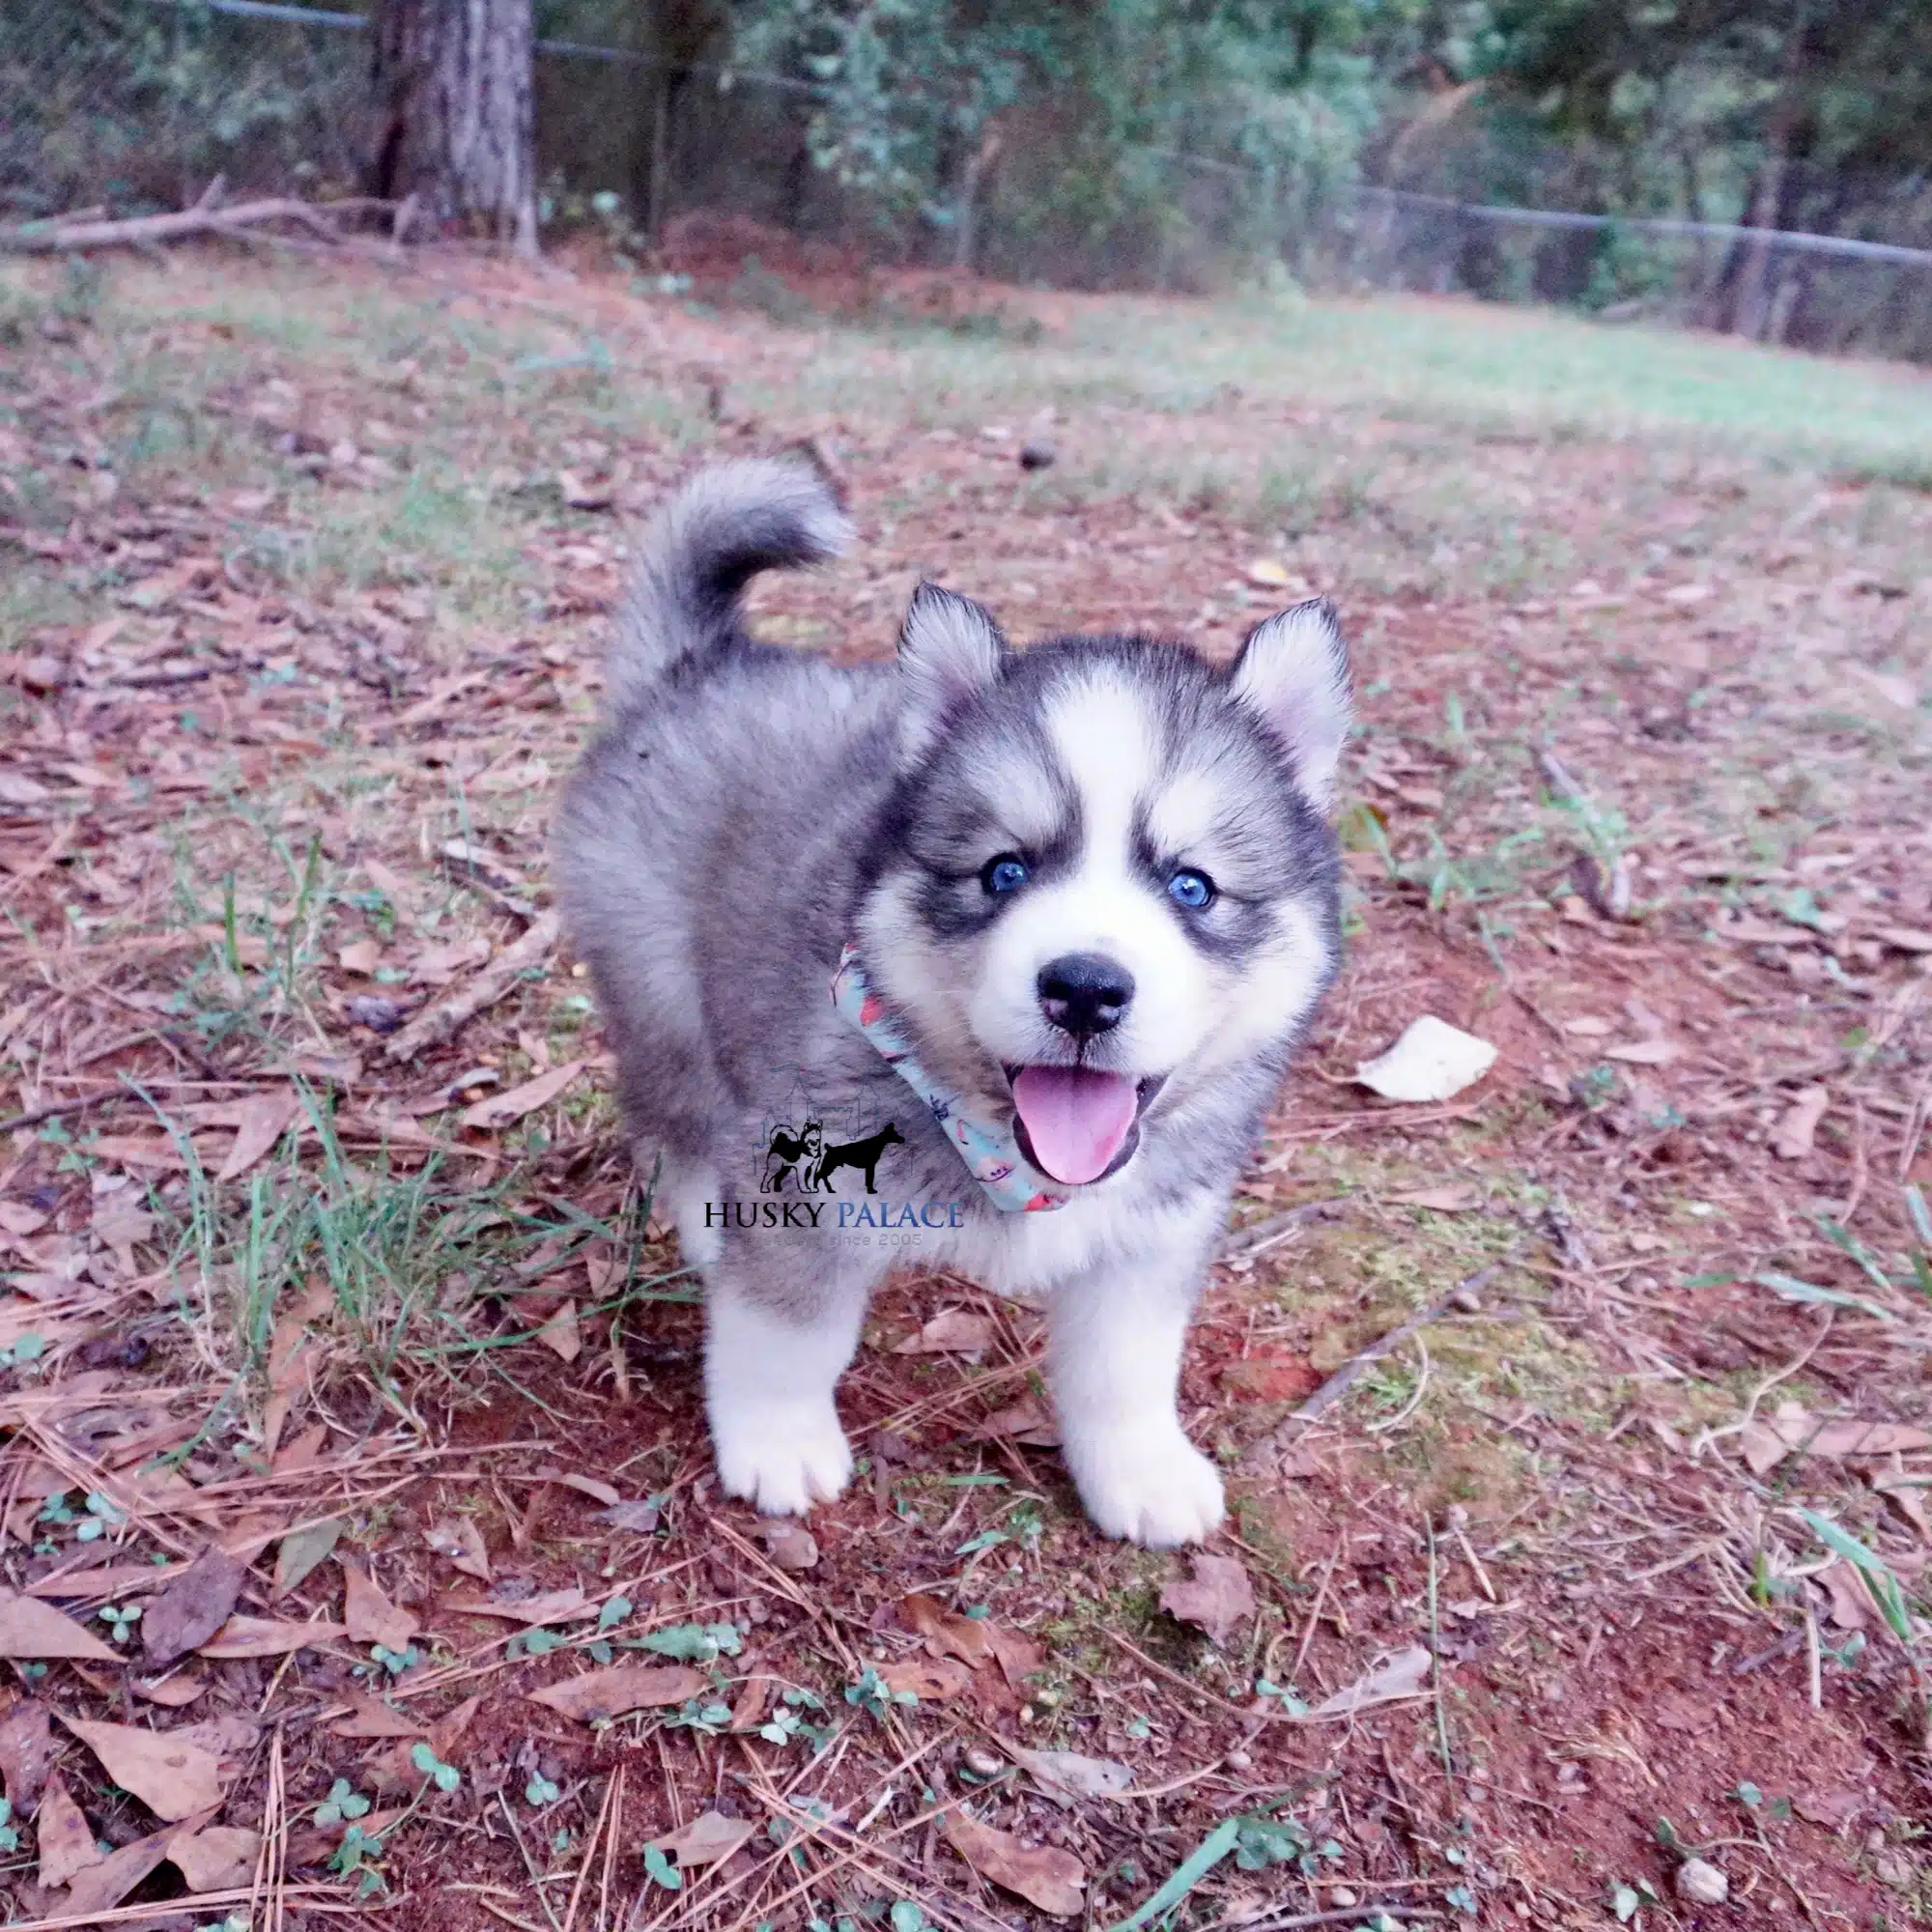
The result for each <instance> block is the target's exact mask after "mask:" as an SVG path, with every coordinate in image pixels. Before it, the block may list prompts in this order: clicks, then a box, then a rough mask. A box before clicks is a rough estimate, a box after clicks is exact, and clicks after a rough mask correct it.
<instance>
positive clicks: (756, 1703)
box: [730, 1657, 779, 1737]
mask: <svg viewBox="0 0 1932 1932" xmlns="http://www.w3.org/2000/svg"><path fill="white" fill-rule="evenodd" d="M751 1661H752V1660H751V1659H750V1658H749V1657H746V1658H743V1659H741V1660H740V1662H743V1663H750V1662H751ZM778 1689H779V1687H778V1683H777V1680H776V1679H774V1678H771V1677H766V1676H763V1675H759V1676H755V1677H747V1678H746V1679H745V1680H744V1682H743V1683H742V1684H740V1686H739V1687H738V1701H737V1702H736V1703H735V1704H733V1705H732V1706H731V1725H730V1728H731V1730H732V1732H733V1733H734V1734H735V1735H737V1736H740V1737H742V1736H743V1735H744V1734H745V1733H746V1732H747V1731H755V1730H756V1729H757V1728H758V1726H759V1725H760V1724H762V1723H763V1722H764V1721H765V1714H766V1713H767V1712H768V1711H769V1710H770V1709H771V1708H772V1699H773V1698H774V1697H776V1696H777V1695H778Z"/></svg>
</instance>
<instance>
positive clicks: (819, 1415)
mask: <svg viewBox="0 0 1932 1932" xmlns="http://www.w3.org/2000/svg"><path fill="white" fill-rule="evenodd" d="M711 1440H712V1444H713V1447H714V1448H715V1449H716V1451H717V1454H718V1474H719V1476H720V1477H721V1479H722V1480H723V1482H724V1484H725V1494H726V1495H730V1496H743V1497H744V1498H745V1499H746V1501H748V1502H750V1503H752V1504H753V1506H754V1507H755V1508H756V1510H757V1512H758V1514H759V1515H760V1516H804V1515H805V1514H806V1513H807V1512H808V1511H809V1510H810V1508H811V1506H812V1504H813V1503H825V1502H830V1501H831V1500H832V1498H833V1497H834V1496H836V1495H837V1494H838V1492H839V1491H840V1490H842V1489H843V1488H844V1487H845V1485H846V1484H847V1483H848V1482H849V1481H850V1480H851V1476H852V1447H851V1444H850V1443H848V1442H847V1441H846V1440H845V1432H844V1431H843V1430H842V1429H840V1428H839V1426H838V1413H837V1411H836V1410H835V1409H834V1408H833V1406H832V1405H831V1403H830V1402H823V1403H769V1404H766V1405H764V1406H760V1407H758V1408H755V1409H750V1410H747V1411H745V1412H741V1413H738V1414H735V1415H730V1416H723V1415H720V1414H718V1413H717V1412H716V1411H715V1410H714V1412H713V1414H712V1418H711Z"/></svg>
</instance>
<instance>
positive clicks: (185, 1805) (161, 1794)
mask: <svg viewBox="0 0 1932 1932" xmlns="http://www.w3.org/2000/svg"><path fill="white" fill-rule="evenodd" d="M61 1722H62V1723H64V1724H65V1725H66V1726H67V1727H68V1729H69V1730H71V1732H72V1733H73V1734H74V1736H75V1737H77V1738H78V1739H79V1740H80V1741H81V1743H82V1744H84V1745H85V1746H86V1747H88V1749H89V1750H91V1751H92V1752H93V1753H94V1754H95V1756H96V1757H98V1758H99V1760H100V1763H101V1766H102V1768H103V1769H104V1770H105V1771H106V1773H107V1775H108V1776H109V1777H111V1778H112V1779H113V1780H114V1782H115V1783H116V1784H118V1785H119V1786H120V1787H121V1788H122V1790H124V1791H131V1792H132V1793H133V1794H134V1796H135V1797H136V1798H138V1799H139V1800H140V1801H141V1803H142V1804H145V1805H146V1806H147V1807H148V1809H149V1810H150V1811H152V1812H153V1813H154V1814H155V1815H156V1817H157V1818H166V1819H168V1820H169V1821H170V1822H171V1823H173V1824H179V1823H180V1822H181V1821H182V1820H183V1819H184V1818H187V1817H191V1816H192V1815H193V1814H194V1813H195V1812H197V1811H205V1810H207V1809H209V1808H210V1807H211V1806H212V1805H215V1804H220V1803H221V1760H220V1759H219V1758H218V1757H217V1756H216V1755H215V1753H214V1752H213V1751H212V1750H205V1749H203V1748H202V1747H201V1746H200V1745H198V1744H193V1743H190V1742H189V1741H188V1739H187V1737H186V1736H185V1734H184V1733H183V1732H181V1731H167V1732H161V1731H146V1730H143V1729H141V1727H140V1726H139V1725H138V1724H95V1723H90V1722H88V1721H87V1720H86V1719H83V1718H70V1717H66V1716H62V1717H61ZM158 1862H159V1860H158V1857H157V1858H156V1863H158ZM149 1869H150V1870H152V1869H153V1867H152V1866H150V1867H149Z"/></svg>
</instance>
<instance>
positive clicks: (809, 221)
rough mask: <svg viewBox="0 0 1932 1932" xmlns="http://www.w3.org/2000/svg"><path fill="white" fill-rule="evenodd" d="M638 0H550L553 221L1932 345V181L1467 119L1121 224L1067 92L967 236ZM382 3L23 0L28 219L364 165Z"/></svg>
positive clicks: (1175, 194) (1243, 180) (1, 12)
mask: <svg viewBox="0 0 1932 1932" xmlns="http://www.w3.org/2000/svg"><path fill="white" fill-rule="evenodd" d="M611 17H612V16H611V14H610V10H609V9H608V7H606V8H604V9H602V10H601V11H598V12H596V13H594V14H593V13H591V12H589V11H586V12H585V14H583V16H582V19H581V20H574V19H573V14H572V8H571V4H570V0H554V4H552V5H551V6H550V7H548V8H547V9H546V10H545V20H546V25H547V27H548V28H549V31H550V34H551V36H552V38H549V39H546V40H544V41H542V42H540V43H539V49H538V60H537V74H536V106H537V136H538V149H539V155H538V167H539V179H540V181H541V182H542V183H543V185H544V188H545V197H544V199H545V213H546V218H547V219H553V220H554V219H562V220H564V221H566V222H568V221H572V220H576V221H584V220H591V219H601V220H604V221H605V222H606V223H607V225H609V226H611V229H612V232H613V233H619V232H621V233H622V234H623V235H625V236H626V237H627V238H641V239H642V240H644V241H649V242H656V241H662V240H663V239H664V238H665V237H666V235H667V232H668V231H669V230H671V229H672V227H673V225H674V224H676V223H678V222H679V221H680V220H682V221H683V222H684V223H685V225H686V226H687V227H690V226H691V224H692V221H693V218H694V217H695V216H697V215H699V214H700V213H708V215H709V217H710V232H711V233H713V235H714V236H716V237H720V238H722V240H723V241H725V242H726V243H729V242H730V241H731V240H732V238H733V237H735V238H736V241H737V243H738V244H740V245H758V241H757V238H759V237H760V236H761V235H762V236H763V237H764V244H763V245H764V246H765V248H766V252H767V255H768V256H769V255H770V254H771V253H772V246H771V244H772V242H773V241H774V240H776V239H782V241H784V242H785V243H786V244H787V245H789V246H790V247H791V249H792V259H793V260H804V261H806V262H808V263H809V262H810V260H811V259H813V257H812V253H811V251H812V250H813V249H814V248H815V249H816V250H818V251H819V254H820V256H823V255H824V254H826V253H827V252H828V251H830V252H842V253H843V255H844V256H845V257H846V258H847V259H848V260H849V259H854V258H858V257H874V258H876V257H879V256H884V257H886V258H889V259H895V260H899V261H903V262H910V263H914V264H917V265H919V266H927V267H937V266H945V265H947V264H949V263H953V262H957V261H958V260H960V259H961V258H962V256H963V257H964V258H966V259H968V260H970V262H971V265H972V266H974V267H976V268H977V269H979V270H981V271H982V272H985V273H987V274H991V275H994V276H1000V277H1005V278H1009V279H1013V280H1021V281H1025V280H1041V281H1048V282H1054V283H1061V284H1073V285H1087V286H1104V285H1109V284H1111V285H1116V286H1120V285H1130V286H1142V287H1159V288H1174V289H1196V290H1198V289H1202V288H1207V287H1212V286H1213V285H1214V284H1215V283H1216V281H1217V280H1220V279H1224V278H1225V277H1226V275H1227V274H1228V273H1229V272H1230V271H1231V270H1234V269H1239V270H1242V271H1252V270H1253V269H1254V268H1255V267H1256V266H1257V264H1262V265H1272V267H1271V270H1270V271H1271V272H1276V273H1281V272H1286V273H1290V274H1292V275H1293V276H1294V277H1295V278H1296V279H1297V280H1298V281H1300V282H1302V283H1303V284H1304V285H1307V286H1311V287H1315V288H1321V289H1340V290H1351V291H1360V292H1371V291H1400V290H1407V291H1414V292H1418V293H1427V294H1432V295H1442V294H1466V295H1473V296H1477V297H1480V298H1487V299H1492V300H1499V301H1544V302H1552V303H1560V304H1564V305H1567V306H1572V307H1578V308H1581V309H1584V310H1586V311H1589V312H1593V313H1597V314H1601V315H1604V316H1605V317H1607V318H1609V319H1612V320H1615V319H1619V318H1625V317H1639V316H1640V317H1645V318H1652V319H1658V320H1665V321H1670V322H1676V323H1680V324H1685V325H1690V326H1698V327H1720V328H1725V329H1729V330H1733V331H1736V332H1739V333H1743V334H1747V335H1751V336H1754V337H1756V338H1758V339H1760V340H1765V341H1773V342H1784V343H1789V344H1793V345H1797V346H1803V347H1805V348H1810V349H1819V350H1826V351H1832V352H1841V353H1861V354H1872V355H1892V356H1902V357H1909V358H1913V359H1917V360H1921V361H1932V182H1925V181H1905V182H1889V183H1856V184H1854V183H1845V182H1833V181H1829V180H1821V181H1819V182H1817V183H1816V184H1812V185H1808V186H1807V190H1806V193H1805V196H1804V200H1803V202H1802V204H1801V205H1803V206H1804V207H1805V208H1806V209H1807V210H1810V211H1815V213H1814V214H1812V215H1811V218H1814V219H1817V220H1819V221H1820V223H1821V225H1823V224H1825V223H1829V225H1830V226H1831V227H1832V228H1833V231H1834V232H1833V234H1832V235H1830V236H1804V235H1781V236H1766V235H1764V234H1762V233H1759V232H1755V231H1747V230H1743V229H1740V228H1737V227H1735V226H1726V225H1725V224H1723V223H1718V222H1698V221H1687V220H1683V219H1673V218H1668V217H1667V216H1660V217H1658V218H1639V219H1631V218H1618V217H1614V216H1609V215H1605V214H1596V213H1580V212H1577V207H1578V204H1582V205H1584V206H1587V205H1588V204H1589V203H1590V202H1591V200H1592V198H1593V197H1594V196H1595V195H1596V194H1598V193H1599V192H1600V191H1601V182H1602V170H1601V167H1599V166H1597V164H1596V163H1595V161H1594V159H1593V157H1592V156H1589V155H1588V154H1587V153H1586V152H1579V151H1577V150H1574V149H1559V148H1555V147H1550V148H1547V149H1541V150H1539V149H1536V148H1533V147H1531V148H1523V147H1520V146H1517V147H1510V148H1503V147H1500V146H1498V145H1497V144H1496V143H1495V142H1494V140H1493V139H1492V137H1490V136H1489V135H1487V134H1485V133H1484V132H1483V131H1481V129H1480V128H1479V127H1478V126H1477V125H1476V124H1473V123H1471V124H1468V125H1467V126H1466V127H1464V126H1463V124H1460V123H1456V122H1454V121H1453V120H1445V121H1443V122H1441V123H1439V124H1435V125H1432V126H1431V127H1430V128H1429V130H1428V132H1427V134H1426V137H1425V138H1423V139H1421V140H1414V139H1411V138H1410V135H1409V134H1406V133H1405V134H1398V135H1397V136H1396V137H1395V138H1394V140H1393V142H1392V144H1391V145H1390V146H1389V147H1388V148H1387V150H1386V151H1385V152H1383V153H1381V154H1379V155H1377V156H1374V157H1373V162H1374V166H1375V169H1376V171H1377V172H1378V174H1379V175H1380V176H1381V177H1382V179H1383V180H1384V181H1385V182H1388V183H1390V184H1391V185H1387V186H1376V187H1370V186H1364V185H1360V184H1358V183H1356V182H1354V181H1352V180H1350V179H1348V178H1346V177H1343V178H1336V179H1332V180H1327V181H1323V182H1321V183H1318V184H1317V185H1315V186H1314V187H1313V188H1311V187H1310V185H1309V184H1307V183H1302V184H1300V185H1297V186H1295V187H1293V189H1291V188H1289V187H1287V186H1284V187H1283V188H1281V189H1280V190H1273V189H1269V188H1267V187H1266V186H1264V185H1261V184H1259V183H1258V182H1257V180H1256V178H1255V177H1254V176H1252V175H1251V174H1250V173H1248V171H1246V170H1244V169H1241V168H1238V167H1236V166H1232V165H1230V164H1229V163H1227V162H1224V161H1220V160H1216V159H1212V158H1210V157H1207V156H1196V155H1188V154H1182V153H1177V152H1172V151H1166V150H1157V149H1141V150H1136V151H1133V152H1132V153H1131V154H1130V155H1128V156H1126V157H1125V158H1124V159H1123V160H1122V161H1121V162H1120V164H1119V170H1120V179H1119V180H1118V181H1116V182H1115V183H1114V184H1113V187H1114V188H1115V190H1116V194H1115V201H1116V204H1117V206H1116V212H1115V213H1113V214H1112V215H1111V216H1110V218H1109V219H1108V220H1107V221H1104V222H1102V221H1099V220H1096V219H1095V218H1094V214H1093V211H1092V209H1091V207H1088V206H1084V205H1083V203H1082V197H1081V196H1080V195H1079V194H1077V193H1074V194H1069V193H1068V191H1067V188H1066V183H1065V179H1063V176H1064V167H1063V162H1064V158H1065V144H1064V142H1063V141H1062V140H1061V139H1060V137H1059V132H1058V130H1056V128H1055V127H1054V125H1053V123H1052V121H1051V118H1050V117H1051V113H1052V111H1053V109H1052V106H1051V104H1050V103H1048V104H1046V105H1044V106H1042V107H1040V108H1039V109H1037V110H1036V111H1035V118H1034V119H1033V120H1032V121H1030V122H1024V123H1018V124H1016V125H1015V128H1014V131H1013V134H1012V136H1011V137H1010V138H1009V140H1008V142H1007V144H1006V149H1005V153H1004V155H1003V156H1002V159H1001V161H1000V164H999V166H998V168H997V169H996V170H994V172H993V174H992V175H991V177H990V178H989V181H988V184H987V187H986V191H985V192H984V194H983V195H982V196H981V205H980V207H979V208H978V209H977V210H976V211H974V213H973V219H972V235H971V240H970V241H969V242H967V243H966V244H965V245H964V246H963V247H962V244H961V238H960V232H959V228H958V226H957V224H956V223H955V224H953V225H952V226H951V227H947V226H945V225H942V224H934V223H930V222H927V223H924V224H922V223H921V222H920V221H919V220H917V219H914V220H910V221H909V220H906V219H900V220H898V221H897V222H896V223H882V222H881V221H880V220H879V219H878V215H877V211H876V210H875V209H872V208H868V207H867V205H866V203H865V202H864V201H863V199H862V198H859V197H856V196H854V195H852V194H850V193H849V192H847V191H846V190H843V189H841V188H840V187H839V185H838V183H837V181H836V180H835V179H834V178H833V177H831V176H830V175H828V174H827V173H826V172H825V171H824V170H823V169H821V168H819V167H817V166H816V165H814V163H813V159H812V156H811V152H810V137H809V121H810V104H811V97H812V96H813V95H814V94H815V93H816V92H817V90H816V89H815V88H814V87H813V85H812V84H811V83H810V81H806V80H801V79H798V78H794V77H787V76H783V75H778V74H744V73H740V74H737V75H735V76H732V77H731V80H730V83H729V84H728V85H727V84H725V77H724V76H722V75H721V74H720V73H719V72H718V71H717V70H715V69H710V68H706V67H704V66H702V65H698V66H696V67H676V68H673V67H670V66H668V65H666V64H664V63H662V62H660V61H658V60H657V59H655V58H654V56H653V55H652V53H651V52H650V51H649V50H648V48H647V46H646V45H643V44H639V45H635V46H623V45H616V46H612V45H609V44H606V43H604V42H603V41H599V40H595V39H591V38H587V37H588V36H591V35H593V34H596V33H597V32H599V31H600V29H601V31H602V33H603V34H604V35H605V36H606V38H607V39H608V35H609V31H610V29H609V25H608V22H609V20H610V18H611ZM620 17H621V16H620ZM573 25H576V26H578V27H579V29H580V31H581V32H582V34H584V35H585V36H586V38H584V39H573V38H572V37H571V29H572V27H573ZM637 26H638V31H639V33H640V34H641V33H642V32H643V31H644V26H645V23H644V20H643V16H642V15H641V14H639V16H638V21H637ZM363 27H364V22H363V20H362V18H361V15H360V14H359V13H357V12H353V11H334V10H329V9H325V8H322V7H319V6H318V7H308V6H304V5H299V4H289V3H288V0H4V5H0V219H13V220H20V219H32V218H36V217H39V216H43V215H46V214H51V213H60V212H66V211H70V210H74V209H79V208H86V207H92V206H96V205H99V206H102V207H105V208H106V209H108V210H109V211H111V212H112V213H144V212H149V211H154V210H158V209H167V208H179V207H182V206H184V205H185V204H187V203H189V202H191V201H193V200H194V199H195V198H196V197H197V196H198V195H199V194H200V193H201V191H202V190H203V189H204V188H205V187H206V186H207V185H208V183H209V182H210V181H211V180H212V179H213V177H215V176H216V175H222V176H225V177H226V179H227V181H228V184H229V186H230V188H231V190H233V191H235V192H238V193H241V192H249V191H264V192H279V191H294V192H302V193H310V194H321V195H327V194H330V193H337V192H353V191H355V188H356V187H357V186H358V185H359V175H360V171H361V164H362V160H363V156H364V155H365V154H366V151H367V135H368V125H367V118H366V117H367V114H368V103H367V93H368V89H367V80H368V59H369V55H368V46H367V41H366V35H365V33H364V31H363ZM1424 118H1425V119H1427V117H1424ZM1593 170H1594V171H1593ZM1641 187H1642V188H1643V191H1644V193H1645V195H1646V197H1647V198H1648V199H1649V201H1650V204H1651V205H1652V206H1656V207H1660V208H1662V209H1669V208H1672V207H1676V208H1682V207H1683V206H1684V205H1686V203H1687V202H1688V203H1689V204H1690V206H1692V207H1696V206H1711V205H1714V204H1715V205H1718V206H1722V205H1724V204H1725V201H1726V197H1727V196H1728V198H1729V200H1730V203H1731V204H1732V205H1735V203H1736V201H1737V199H1738V196H1739V193H1740V185H1739V184H1737V183H1732V182H1726V181H1724V180H1721V179H1719V180H1713V181H1707V182H1704V183H1702V184H1696V185H1692V186H1691V187H1690V188H1687V187H1685V186H1684V185H1682V184H1671V183H1667V182H1661V181H1660V182H1656V183H1647V184H1642V185H1641ZM1597 205H1598V206H1601V205H1602V204H1601V202H1600V201H1599V202H1598V203H1597ZM600 211H601V213H600ZM721 217H722V218H721ZM699 225H700V226H701V225H703V224H702V223H701V222H700V224H699ZM801 250H803V254H801V253H800V251H801ZM767 266H770V264H769V263H768V264H767Z"/></svg>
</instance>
